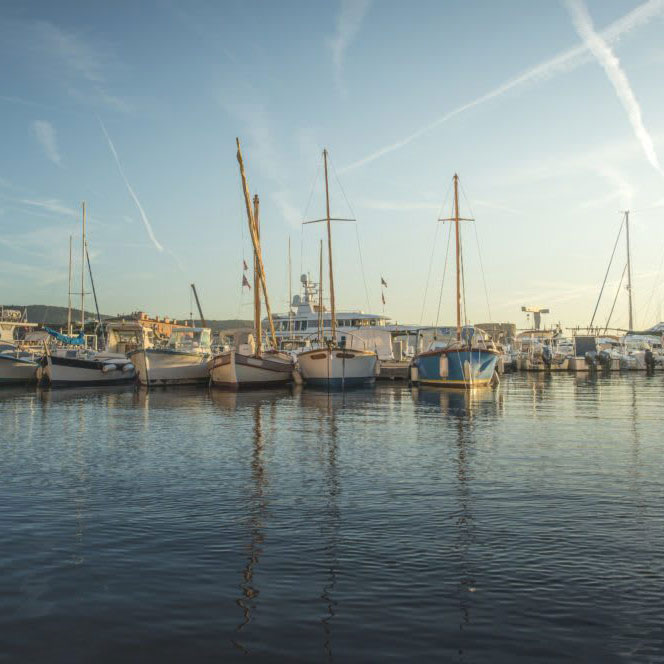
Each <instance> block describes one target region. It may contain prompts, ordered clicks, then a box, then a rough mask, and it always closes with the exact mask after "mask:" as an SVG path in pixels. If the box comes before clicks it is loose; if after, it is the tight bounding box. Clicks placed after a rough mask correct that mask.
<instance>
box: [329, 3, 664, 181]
mask: <svg viewBox="0 0 664 664" xmlns="http://www.w3.org/2000/svg"><path fill="white" fill-rule="evenodd" d="M663 11H664V0H648V1H647V2H644V3H643V4H642V5H639V6H638V7H637V8H636V9H634V10H632V11H631V12H629V13H627V14H625V15H624V16H623V17H622V18H620V19H618V20H617V21H615V22H614V23H612V24H611V25H610V26H609V27H608V28H606V29H605V30H604V31H603V32H602V37H603V39H604V40H605V42H606V43H610V42H613V41H615V40H617V39H618V38H619V37H621V36H622V35H624V34H626V33H628V32H630V31H631V30H634V29H635V28H637V27H639V26H641V25H643V24H645V23H647V22H648V21H650V20H651V19H652V18H653V17H655V16H657V15H658V14H661V13H662V12H663ZM587 56H588V46H587V45H586V44H583V45H580V46H575V47H574V48H571V49H568V50H566V51H564V52H562V53H560V54H558V55H556V56H554V57H553V58H551V59H549V60H546V61H544V62H542V63H540V64H538V65H536V66H535V67H531V68H530V69H527V70H526V71H524V72H523V73H521V74H519V75H518V76H516V77H515V78H512V79H510V80H508V81H506V82H505V83H502V84H501V85H499V86H498V87H496V88H494V89H493V90H490V91H489V92H487V93H486V94H483V95H481V96H480V97H477V98H476V99H473V100H472V101H469V102H468V103H466V104H462V105H461V106H458V107H457V108H455V109H453V110H451V111H449V112H447V113H445V114H444V115H441V116H439V117H438V118H436V119H435V120H433V121H432V122H430V123H429V124H427V125H425V126H423V127H420V128H419V129H417V130H415V131H414V132H412V133H411V134H408V135H407V136H405V137H404V138H402V139H400V140H398V141H394V142H393V143H390V144H389V145H386V146H384V147H382V148H380V149H378V150H375V151H374V152H372V153H371V154H369V155H367V156H366V157H362V158H361V159H358V160H357V161H354V162H352V163H350V164H348V165H347V166H345V167H344V168H342V169H341V171H340V172H343V171H349V170H352V169H355V168H359V167H361V166H365V165H366V164H369V163H371V162H372V161H375V160H376V159H380V158H381V157H383V156H385V155H386V154H389V153H391V152H394V151H396V150H400V149H401V148H403V147H405V146H406V145H408V144H410V143H412V142H413V141H414V140H416V139H418V138H420V137H421V136H424V135H425V134H427V133H429V132H430V131H432V130H433V129H435V128H436V127H439V126H440V125H442V124H444V123H445V122H447V121H448V120H451V119H452V118H454V117H455V116H457V115H460V114H461V113H464V112H465V111H468V110H470V109H471V108H475V107H476V106H480V105H481V104H484V103H486V102H488V101H491V100H492V99H496V98H498V97H501V96H502V95H504V94H506V93H507V92H510V91H511V90H514V89H515V88H518V87H520V86H522V85H526V84H528V83H534V82H536V81H542V80H545V79H548V78H550V77H551V76H553V75H554V74H557V73H560V72H563V71H569V70H570V69H573V68H575V67H578V66H579V65H580V64H581V63H582V62H584V61H585V60H586V58H587Z"/></svg>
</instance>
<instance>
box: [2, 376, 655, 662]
mask: <svg viewBox="0 0 664 664" xmlns="http://www.w3.org/2000/svg"><path fill="white" fill-rule="evenodd" d="M663 406H664V376H663V375H662V374H661V373H660V374H658V375H655V376H654V377H646V376H645V375H633V376H615V377H611V378H602V377H600V378H597V379H592V380H589V379H586V378H575V377H573V376H570V375H562V376H539V377H538V376H532V375H531V376H527V375H517V376H512V377H505V378H504V379H503V382H502V385H501V386H500V389H499V390H498V391H496V392H487V393H483V394H480V395H477V396H474V397H467V396H465V395H464V394H458V393H455V394H450V393H449V392H442V391H437V390H435V391H434V390H426V391H425V390H423V389H422V390H411V389H410V388H408V387H407V386H402V385H395V386H393V385H389V386H382V385H380V386H377V387H376V388H375V389H372V390H363V391H358V392H350V393H347V394H345V395H342V394H335V395H331V396H328V395H327V394H325V393H320V392H310V391H306V390H305V391H303V392H299V393H292V392H290V391H286V390H283V391H274V392H267V391H266V392H260V393H243V394H228V393H221V392H208V391H207V390H205V389H184V388H183V389H177V390H176V389H172V390H166V391H159V390H157V391H152V392H150V393H146V392H141V391H138V392H133V391H131V389H130V390H129V391H127V390H120V391H115V390H114V389H111V390H110V391H109V390H108V389H106V390H103V391H102V390H93V389H90V390H75V391H71V390H61V391H52V392H48V391H43V392H41V391H36V390H18V391H17V390H2V391H1V392H0V425H1V430H2V436H1V437H0V444H1V445H2V453H1V455H0V533H1V534H2V541H1V545H0V659H2V658H4V659H5V660H6V661H24V662H28V661H29V662H38V661H48V662H90V661H154V662H163V661H172V660H182V661H184V660H185V659H187V660H189V661H206V660H213V659H214V660H215V661H231V660H234V659H238V660H239V659H245V658H246V657H247V656H249V657H252V656H253V658H254V659H259V660H271V659H276V658H282V659H287V660H291V661H292V660H300V661H312V660H315V661H320V660H336V661H339V662H343V661H348V660H354V661H358V660H359V661H384V660H390V659H392V660H415V659H416V658H419V659H425V658H426V659H428V660H433V659H436V660H437V661H458V662H501V661H502V662H515V661H524V662H526V661H528V662H530V661H536V660H537V661H547V662H550V661H565V660H567V661H601V662H613V661H615V662H628V661H629V662H632V661H643V662H654V661H658V662H661V661H664V556H663V554H664V528H663V526H664V500H663V499H664V488H663V487H664V464H663V460H662V459H663V453H664V441H663V439H664V436H662V422H663V417H662V408H663Z"/></svg>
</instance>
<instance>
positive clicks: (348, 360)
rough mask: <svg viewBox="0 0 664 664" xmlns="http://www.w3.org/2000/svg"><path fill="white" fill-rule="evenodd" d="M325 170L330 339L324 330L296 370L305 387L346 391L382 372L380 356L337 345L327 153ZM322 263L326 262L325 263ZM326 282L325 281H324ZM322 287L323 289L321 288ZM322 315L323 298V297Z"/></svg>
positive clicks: (320, 301)
mask: <svg viewBox="0 0 664 664" xmlns="http://www.w3.org/2000/svg"><path fill="white" fill-rule="evenodd" d="M323 165H324V169H325V211H326V216H325V219H319V220H317V221H325V222H326V223H327V256H328V263H329V275H330V338H329V340H328V341H327V342H325V341H324V339H323V338H322V337H323V333H322V330H321V334H320V337H319V338H320V341H319V348H312V349H310V350H306V351H303V352H301V353H300V354H299V355H298V358H297V364H296V369H297V371H298V373H299V375H300V376H301V377H302V379H303V380H304V382H305V383H308V384H310V385H315V386H321V387H328V388H342V389H343V388H346V387H354V386H360V385H366V384H370V383H373V382H374V381H375V380H376V376H377V374H378V373H379V371H380V366H379V364H378V355H377V354H376V353H375V352H374V351H372V350H351V349H347V348H345V345H344V346H342V345H341V344H339V343H338V341H337V314H336V306H335V299H334V270H333V263H332V224H331V221H332V219H331V217H330V191H329V184H328V176H327V150H323ZM321 262H322V261H321ZM321 281H322V279H321ZM321 287H322V286H321ZM319 313H320V314H322V313H323V312H322V298H321V297H320V294H319Z"/></svg>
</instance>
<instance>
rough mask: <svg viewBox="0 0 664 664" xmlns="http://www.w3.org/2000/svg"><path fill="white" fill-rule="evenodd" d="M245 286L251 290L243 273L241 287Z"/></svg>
mask: <svg viewBox="0 0 664 664" xmlns="http://www.w3.org/2000/svg"><path fill="white" fill-rule="evenodd" d="M245 286H246V287H247V288H248V289H249V290H251V284H250V283H249V282H248V281H247V276H246V275H245V274H243V275H242V288H244V287H245Z"/></svg>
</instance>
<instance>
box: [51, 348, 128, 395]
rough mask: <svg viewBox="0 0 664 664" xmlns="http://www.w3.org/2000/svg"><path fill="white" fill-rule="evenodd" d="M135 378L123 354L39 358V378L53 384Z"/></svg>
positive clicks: (105, 382) (118, 381)
mask: <svg viewBox="0 0 664 664" xmlns="http://www.w3.org/2000/svg"><path fill="white" fill-rule="evenodd" d="M135 379H136V371H135V369H134V365H133V364H132V363H131V362H130V361H129V360H127V358H126V357H123V356H113V355H104V354H91V355H89V356H86V357H80V356H68V354H63V355H59V354H49V355H46V356H45V357H44V358H42V362H41V371H40V380H42V381H45V382H47V383H48V384H49V385H51V386H52V387H67V386H75V385H77V386H78V385H118V384H121V383H132V382H134V380H135Z"/></svg>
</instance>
